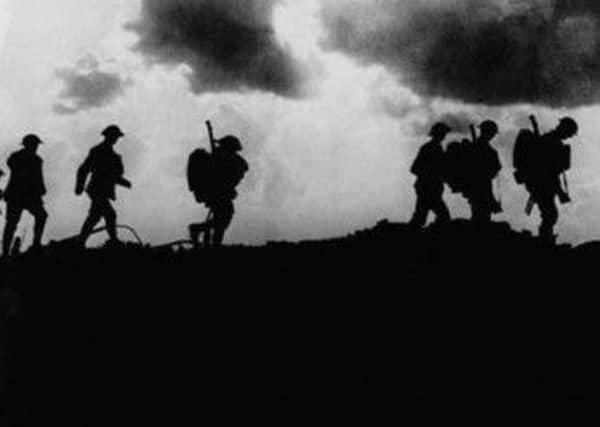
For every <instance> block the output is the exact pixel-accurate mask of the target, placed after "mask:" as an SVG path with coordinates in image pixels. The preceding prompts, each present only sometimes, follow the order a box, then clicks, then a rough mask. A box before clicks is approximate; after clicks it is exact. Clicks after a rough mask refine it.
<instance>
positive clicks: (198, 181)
mask: <svg viewBox="0 0 600 427" xmlns="http://www.w3.org/2000/svg"><path fill="white" fill-rule="evenodd" d="M214 163H215V162H214V159H213V156H212V155H211V154H210V153H209V152H208V151H206V150H205V149H203V148H199V149H197V150H194V151H193V152H192V153H191V154H190V156H189V157H188V163H187V182H188V188H189V190H190V191H191V192H192V193H194V196H195V197H196V201H198V203H207V202H209V201H210V200H211V199H212V194H213V184H214V180H215V179H214V178H215V165H214Z"/></svg>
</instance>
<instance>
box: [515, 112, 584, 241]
mask: <svg viewBox="0 0 600 427" xmlns="http://www.w3.org/2000/svg"><path fill="white" fill-rule="evenodd" d="M578 130H579V127H578V126H577V122H575V120H573V119H572V118H571V117H564V118H562V119H561V120H560V121H559V124H558V126H557V127H556V128H555V129H554V130H552V131H550V132H548V133H547V134H545V135H542V136H541V137H540V140H539V142H538V144H537V148H536V155H535V159H534V160H535V162H536V163H537V164H535V165H534V166H535V167H532V168H531V170H530V171H529V173H528V176H527V180H526V183H525V184H526V188H527V190H528V191H529V192H530V194H531V199H532V201H533V202H534V203H536V204H537V205H538V207H539V209H540V214H541V217H542V221H541V224H540V228H539V236H540V237H541V238H542V239H543V240H545V241H547V242H550V243H553V242H554V241H555V237H556V236H555V235H554V226H555V225H556V223H557V221H558V207H557V206H556V198H557V197H558V198H559V200H560V201H561V202H562V203H567V202H569V201H570V198H569V194H568V192H567V189H566V188H563V186H562V183H561V180H560V177H561V175H562V174H563V173H564V172H565V171H567V170H568V169H569V167H570V161H571V160H570V154H571V153H570V149H569V146H568V145H566V144H564V140H566V139H570V138H572V137H574V136H575V135H577V132H578Z"/></svg>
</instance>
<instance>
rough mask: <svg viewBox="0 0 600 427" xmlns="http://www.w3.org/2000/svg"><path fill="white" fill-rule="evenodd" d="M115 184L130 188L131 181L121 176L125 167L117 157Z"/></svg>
mask: <svg viewBox="0 0 600 427" xmlns="http://www.w3.org/2000/svg"><path fill="white" fill-rule="evenodd" d="M116 172H117V185H120V186H121V187H125V188H131V181H129V180H128V179H127V178H125V177H124V176H123V174H124V173H125V168H124V167H123V161H122V160H121V158H119V162H118V163H117V170H116Z"/></svg>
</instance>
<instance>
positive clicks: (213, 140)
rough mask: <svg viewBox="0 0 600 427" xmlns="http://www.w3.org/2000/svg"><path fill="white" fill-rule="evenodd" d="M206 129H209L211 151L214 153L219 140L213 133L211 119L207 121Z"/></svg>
mask: <svg viewBox="0 0 600 427" xmlns="http://www.w3.org/2000/svg"><path fill="white" fill-rule="evenodd" d="M206 129H208V138H209V141H210V152H211V154H212V153H214V152H215V148H216V145H217V141H216V140H215V135H214V134H213V128H212V124H211V123H210V120H207V121H206Z"/></svg>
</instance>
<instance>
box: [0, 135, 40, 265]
mask: <svg viewBox="0 0 600 427" xmlns="http://www.w3.org/2000/svg"><path fill="white" fill-rule="evenodd" d="M41 143H42V141H41V140H40V138H38V136H37V135H31V134H30V135H27V136H25V137H24V138H23V146H24V148H22V149H21V150H19V151H16V152H14V153H13V154H11V155H10V157H9V158H8V161H7V162H6V163H7V165H8V168H9V169H10V179H9V181H8V185H7V186H6V190H5V192H4V198H5V199H6V225H5V227H4V236H3V239H2V254H3V255H4V256H7V255H9V254H10V249H11V245H12V241H13V237H14V235H15V231H16V229H17V225H18V223H19V220H20V219H21V214H22V213H23V210H27V211H29V212H30V213H31V214H32V215H33V217H34V219H35V224H34V229H33V248H40V247H41V243H42V235H43V233H44V227H45V226H46V220H47V219H48V213H47V212H46V209H45V208H44V201H43V200H42V197H43V196H44V195H45V194H46V185H45V184H44V175H43V172H42V163H43V161H42V158H41V157H40V156H39V155H38V154H37V150H38V147H39V145H40V144H41Z"/></svg>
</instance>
